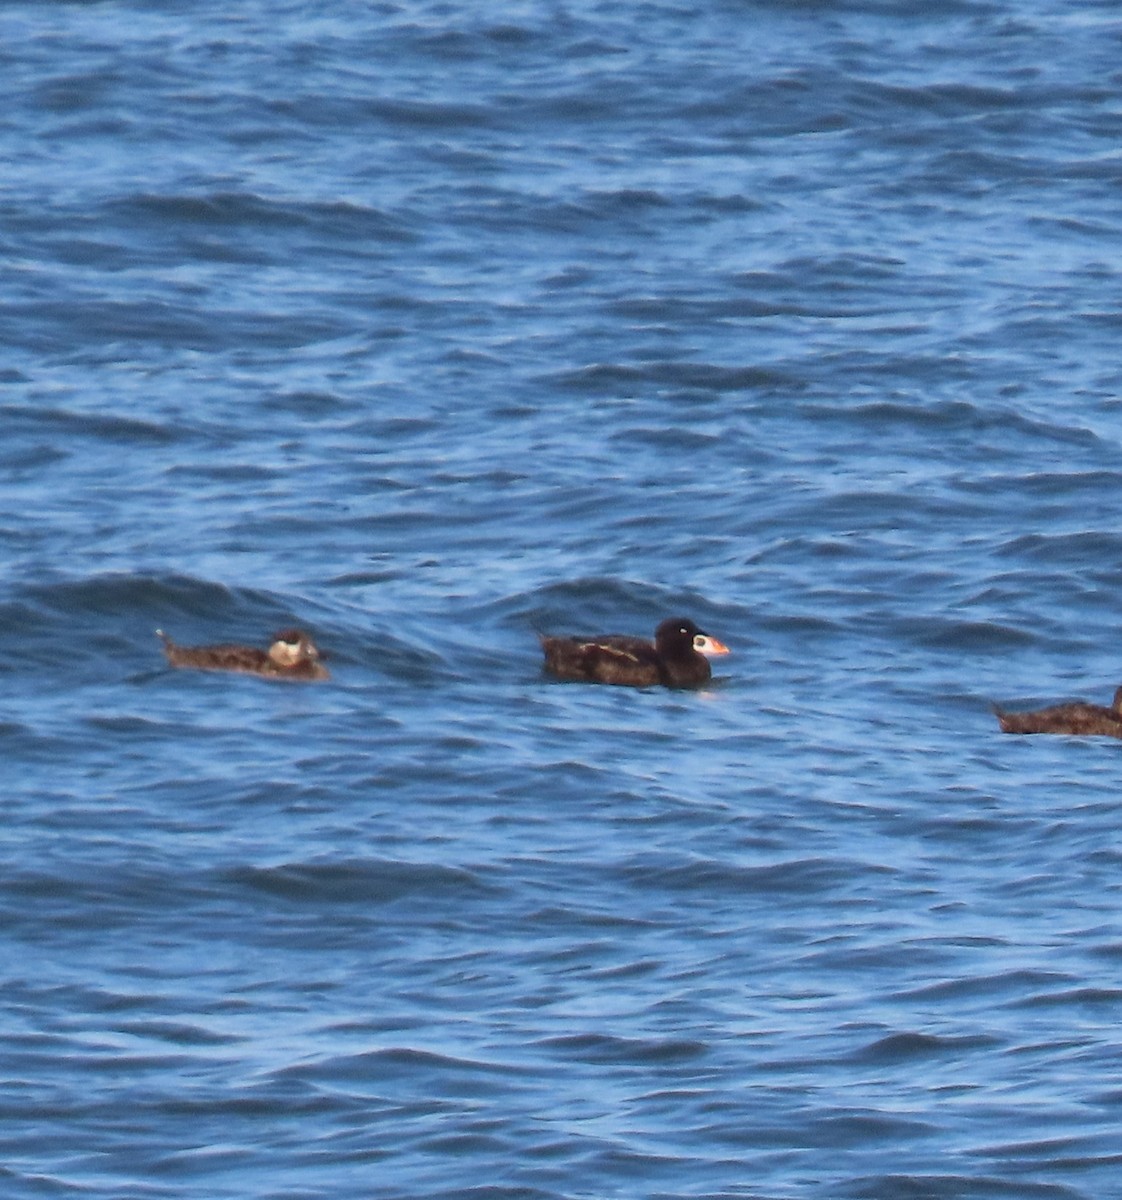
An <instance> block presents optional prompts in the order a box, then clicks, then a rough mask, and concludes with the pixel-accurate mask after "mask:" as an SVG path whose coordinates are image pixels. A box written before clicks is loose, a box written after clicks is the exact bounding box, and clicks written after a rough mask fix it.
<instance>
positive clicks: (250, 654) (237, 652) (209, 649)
mask: <svg viewBox="0 0 1122 1200" xmlns="http://www.w3.org/2000/svg"><path fill="white" fill-rule="evenodd" d="M156 634H157V636H158V637H159V638H160V640H161V641H162V642H163V643H164V653H165V654H166V655H167V660H168V662H169V663H170V664H171V665H172V666H173V667H193V668H194V669H195V670H198V671H240V672H241V673H242V674H245V675H263V676H265V677H267V678H269V679H327V678H328V672H327V668H326V667H325V666H324V665H323V663H322V662H320V654H319V650H317V649H316V645H315V643H314V642H313V641H312V639H311V638H310V637H309V636H308V635H307V634H306V633H304V632H303V631H302V630H299V629H285V630H282V631H281V632H280V633H278V634H277V635H276V636H275V637H274V638H273V642H272V644H271V645H270V646H269V649H268V650H258V649H257V648H256V647H255V646H230V645H224V646H177V645H176V644H175V642H173V641H172V640H171V638H169V637H168V635H167V634H166V633H164V631H163V630H162V629H157V630H156Z"/></svg>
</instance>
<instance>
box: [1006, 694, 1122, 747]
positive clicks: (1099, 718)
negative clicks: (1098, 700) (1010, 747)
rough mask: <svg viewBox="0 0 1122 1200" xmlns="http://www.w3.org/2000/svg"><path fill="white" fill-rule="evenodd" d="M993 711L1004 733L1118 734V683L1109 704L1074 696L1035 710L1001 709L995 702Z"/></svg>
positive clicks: (1121, 720)
mask: <svg viewBox="0 0 1122 1200" xmlns="http://www.w3.org/2000/svg"><path fill="white" fill-rule="evenodd" d="M993 711H994V713H995V714H996V716H997V719H998V722H999V723H1000V725H1001V729H1002V732H1004V733H1068V734H1076V735H1083V736H1084V737H1116V738H1122V687H1120V688H1118V690H1117V691H1116V692H1115V693H1114V705H1113V707H1112V708H1104V707H1103V706H1102V705H1101V704H1088V703H1087V702H1086V701H1085V700H1076V701H1074V702H1072V703H1071V704H1057V705H1056V706H1055V707H1054V708H1040V709H1037V710H1036V711H1035V712H1013V713H1011V712H1003V711H1002V710H1001V709H1000V708H997V707H996V706H995V707H994V710H993Z"/></svg>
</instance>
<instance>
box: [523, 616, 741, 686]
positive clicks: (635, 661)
mask: <svg viewBox="0 0 1122 1200" xmlns="http://www.w3.org/2000/svg"><path fill="white" fill-rule="evenodd" d="M541 641H542V650H543V651H544V653H545V669H546V670H547V671H549V672H551V673H552V674H554V675H556V676H558V678H560V679H574V680H582V681H584V682H585V683H611V684H617V685H619V686H622V687H653V686H654V685H655V684H660V683H661V684H663V685H664V686H666V687H675V688H688V687H700V686H701V684H703V683H707V682H708V681H709V679H710V678H711V676H712V672H711V671H710V668H709V660H708V657H707V656H710V655H717V654H728V652H729V650H728V647H727V646H725V645H724V644H723V643H722V642H719V641H717V639H716V638H715V637H710V636H709V634H707V633H705V632H704V631H703V630H701V629H698V627H697V626H696V625H695V624H694V623H693V621H691V620H690V619H689V618H688V617H670V618H669V619H668V620H666V621H663V622H662V624H661V625H659V627H658V628H657V629H656V630H655V636H654V643H653V644H652V643H651V642H648V641H647V640H646V639H645V638H637V637H626V636H624V635H622V634H615V633H611V634H605V635H602V636H599V637H543V638H542V640H541Z"/></svg>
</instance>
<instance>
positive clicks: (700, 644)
mask: <svg viewBox="0 0 1122 1200" xmlns="http://www.w3.org/2000/svg"><path fill="white" fill-rule="evenodd" d="M693 648H694V649H695V650H696V651H697V652H698V653H699V654H705V655H707V656H708V657H710V658H713V657H715V656H716V655H718V654H728V653H729V648H728V646H726V645H725V644H724V642H719V641H717V639H716V638H715V637H710V636H709V635H708V634H705V633H703V634H701V635H700V636H699V637H696V638H694V640H693Z"/></svg>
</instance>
